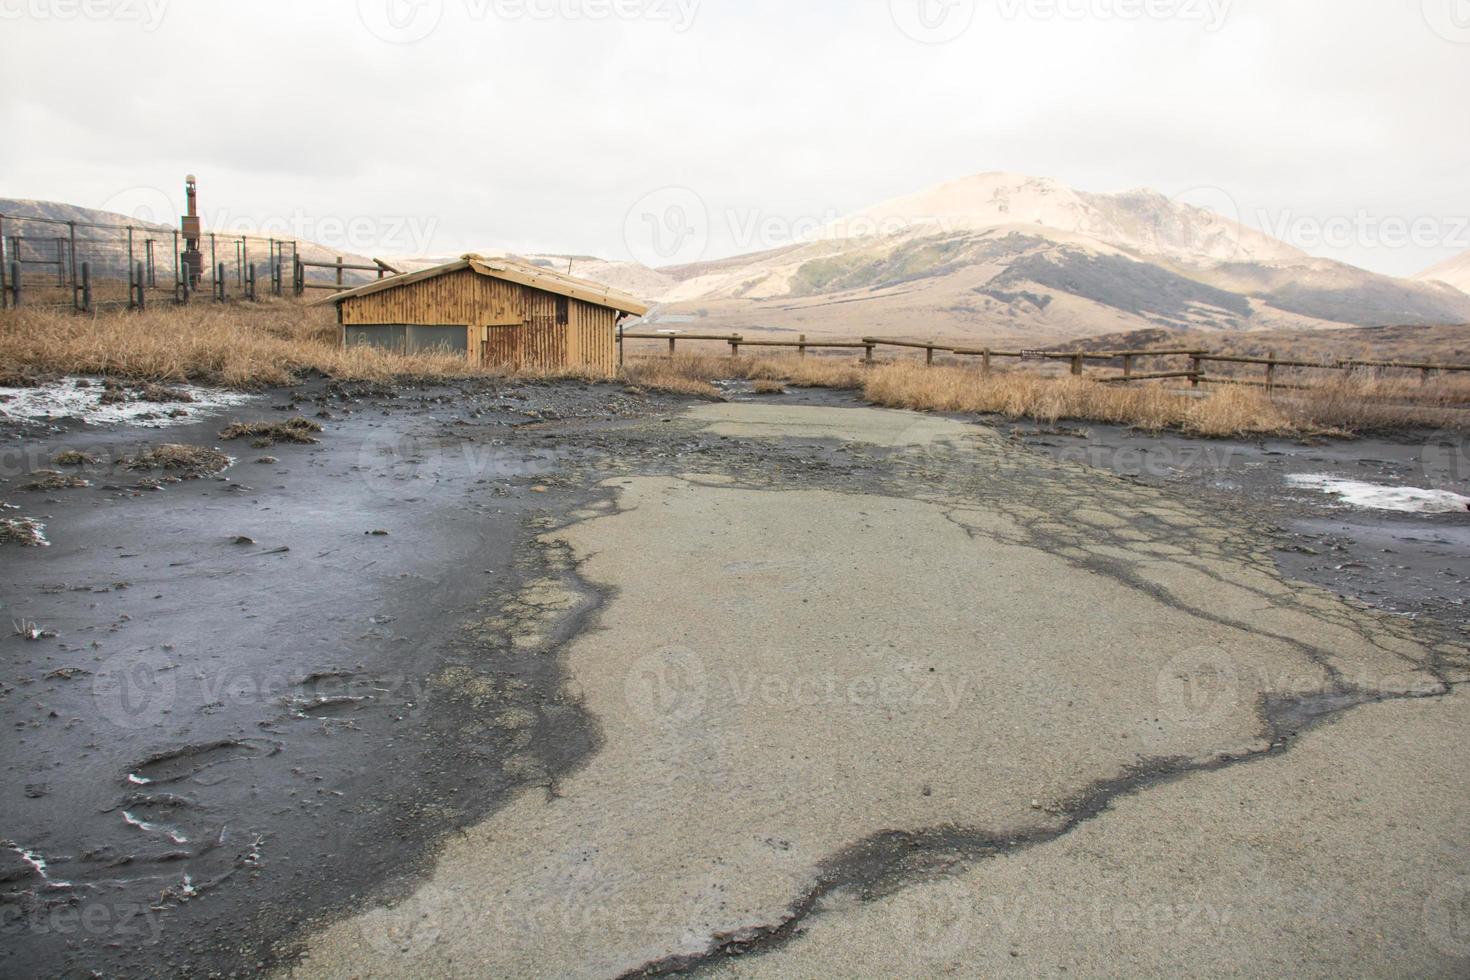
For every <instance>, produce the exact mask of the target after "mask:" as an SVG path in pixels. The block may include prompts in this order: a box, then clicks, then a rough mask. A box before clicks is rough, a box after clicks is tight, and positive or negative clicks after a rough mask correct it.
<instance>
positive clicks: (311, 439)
mask: <svg viewBox="0 0 1470 980" xmlns="http://www.w3.org/2000/svg"><path fill="white" fill-rule="evenodd" d="M320 431H322V427H321V425H320V424H319V423H316V422H313V421H312V420H311V419H304V418H301V417H300V416H297V417H296V418H294V419H287V420H286V421H284V422H237V423H236V424H234V425H232V426H229V427H228V428H226V429H225V430H224V431H223V432H221V433H220V434H219V437H220V438H221V439H223V440H225V441H226V442H231V441H233V440H235V439H249V440H250V445H251V446H252V447H254V448H256V449H269V448H270V447H271V446H274V445H275V444H276V443H278V442H291V443H296V444H298V445H304V446H310V445H314V444H315V443H317V442H318V441H319V440H318V439H317V438H316V437H315V436H314V435H313V433H316V432H320Z"/></svg>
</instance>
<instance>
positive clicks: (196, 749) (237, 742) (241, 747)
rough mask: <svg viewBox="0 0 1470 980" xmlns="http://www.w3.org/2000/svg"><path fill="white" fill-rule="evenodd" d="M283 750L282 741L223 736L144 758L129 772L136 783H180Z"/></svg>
mask: <svg viewBox="0 0 1470 980" xmlns="http://www.w3.org/2000/svg"><path fill="white" fill-rule="evenodd" d="M280 751H281V745H280V743H279V742H269V741H266V740H264V739H223V740H221V741H218V742H205V743H203V744H201V745H186V746H184V747H183V748H178V749H170V750H169V751H167V752H161V753H159V754H158V755H154V756H150V757H149V758H147V759H144V760H143V761H142V762H141V763H139V764H138V765H137V766H134V767H133V770H132V771H131V772H129V773H128V776H127V780H128V782H129V783H132V784H133V785H135V786H150V785H156V784H159V783H177V782H180V781H182V780H185V779H192V778H194V777H196V776H198V775H199V774H200V773H202V772H204V771H205V770H206V769H213V768H214V767H216V766H222V765H225V764H226V763H230V762H239V761H243V760H245V759H260V758H264V757H267V756H272V755H275V754H276V753H278V752H280Z"/></svg>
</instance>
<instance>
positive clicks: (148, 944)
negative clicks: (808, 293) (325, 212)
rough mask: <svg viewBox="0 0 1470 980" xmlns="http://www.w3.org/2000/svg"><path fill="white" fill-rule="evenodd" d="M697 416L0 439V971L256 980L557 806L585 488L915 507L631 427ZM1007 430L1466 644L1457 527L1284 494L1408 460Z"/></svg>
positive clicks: (1456, 518) (823, 400) (323, 413)
mask: <svg viewBox="0 0 1470 980" xmlns="http://www.w3.org/2000/svg"><path fill="white" fill-rule="evenodd" d="M728 394H729V395H730V396H731V397H736V398H743V397H749V395H748V393H747V392H745V391H744V390H743V389H741V388H740V386H738V385H737V386H734V387H732V388H731V389H730V390H729V392H728ZM775 397H777V398H780V399H783V400H786V401H795V402H805V403H813V404H839V405H840V404H858V402H857V400H856V399H855V398H854V397H853V396H852V395H849V394H846V393H834V392H827V391H800V390H793V392H792V393H791V394H789V395H785V396H775ZM686 404H688V400H687V399H676V398H672V397H667V396H658V395H648V394H644V393H637V392H630V391H628V390H625V389H623V388H621V387H617V386H592V387H588V386H583V385H575V384H549V385H507V386H503V387H502V386H496V385H492V384H488V383H487V384H479V385H465V386H458V387H454V388H426V389H411V390H398V391H394V390H389V389H383V388H378V387H375V386H370V385H348V386H343V385H335V384H327V383H323V382H316V383H313V384H310V385H306V386H303V387H301V388H300V389H297V390H295V391H272V392H267V393H264V394H263V395H262V396H261V397H260V398H258V399H257V400H256V401H255V403H254V404H252V405H249V406H245V407H242V408H241V409H239V410H234V411H230V412H228V413H222V414H219V415H216V416H214V417H213V418H211V419H209V420H207V421H205V422H200V423H193V424H190V425H188V426H183V427H177V428H169V429H164V430H153V431H150V430H140V429H117V430H109V431H97V430H91V429H84V428H80V427H77V426H71V425H62V426H55V427H53V426H38V427H33V428H31V429H29V430H26V431H19V430H17V431H10V432H3V433H0V465H3V472H0V477H3V478H4V482H3V483H0V500H4V501H8V502H9V503H10V504H12V505H16V506H18V507H19V508H20V509H19V510H14V511H7V512H6V513H7V514H9V515H24V516H27V517H34V518H37V519H39V520H41V521H43V522H44V523H45V524H46V525H47V535H48V537H49V538H50V540H51V542H52V545H51V547H49V548H45V549H21V548H18V547H14V546H7V547H5V548H3V549H0V601H3V608H0V615H8V616H10V617H11V618H12V619H14V620H15V621H16V623H17V626H18V629H17V631H16V633H17V635H13V636H5V637H3V638H0V723H3V724H4V725H5V726H6V727H7V728H8V729H10V731H11V733H12V735H11V737H10V738H8V739H7V740H6V741H5V743H4V744H3V745H0V767H3V771H4V773H5V776H6V779H5V783H4V786H3V787H0V938H3V942H0V949H3V951H0V974H4V975H78V976H80V975H86V974H90V973H92V972H93V971H97V972H99V973H101V974H104V975H121V976H154V975H165V974H169V975H172V974H178V973H188V974H193V975H214V974H219V975H227V974H231V973H239V974H248V973H253V972H257V971H258V970H261V969H265V968H268V967H269V966H271V965H272V964H273V963H276V962H279V959H280V957H282V956H289V955H290V953H291V950H292V945H291V942H292V939H293V938H294V937H296V936H298V935H300V934H301V933H302V931H303V930H305V929H306V928H308V927H309V926H310V925H311V924H313V923H316V922H320V921H323V920H326V919H330V918H332V917H334V916H336V915H340V914H342V913H343V912H345V911H347V910H349V909H352V908H354V907H356V906H358V905H359V904H360V903H362V902H363V901H365V900H367V899H368V898H369V897H370V896H371V897H373V898H375V899H377V900H381V898H382V897H383V894H384V891H383V890H384V889H388V890H389V894H390V895H391V893H392V891H393V890H394V889H398V888H406V887H407V886H408V884H409V882H410V880H411V876H412V875H413V873H415V871H416V870H417V869H419V868H420V867H421V866H422V864H423V862H424V861H425V860H426V859H427V857H428V856H429V855H430V850H431V848H432V845H433V844H434V842H435V841H436V840H437V839H439V838H440V837H441V836H442V835H443V834H444V833H446V832H449V831H451V830H452V829H454V828H456V827H459V826H464V825H467V824H470V823H473V822H475V821H477V820H479V819H481V818H482V817H483V816H484V815H485V814H486V813H488V812H489V811H491V810H492V809H493V808H494V807H496V806H497V805H498V804H499V803H500V802H501V801H503V800H505V799H506V798H507V797H508V795H509V794H510V793H512V792H514V791H516V790H518V789H521V788H524V787H526V786H541V787H544V788H545V791H546V792H548V793H555V792H556V784H557V779H558V777H559V775H561V774H562V773H565V772H566V771H568V770H569V769H571V768H573V767H575V766H576V765H577V764H579V762H580V760H582V759H584V758H585V757H586V756H587V755H588V753H590V752H591V751H593V750H595V747H596V744H597V733H596V730H595V722H594V721H592V720H589V719H588V718H586V717H585V716H584V715H583V714H582V713H581V712H580V711H579V709H578V707H577V705H575V704H569V703H565V702H564V701H562V700H561V697H562V695H561V694H560V687H559V684H558V677H557V661H556V658H555V657H554V656H549V655H548V650H547V649H528V648H524V647H522V646H521V645H518V644H516V643H514V642H512V640H513V634H515V633H516V630H515V627H514V623H515V616H516V613H515V611H514V608H513V607H514V597H515V596H516V594H517V593H518V592H519V591H520V589H521V587H522V586H523V585H524V584H525V583H527V582H530V581H534V580H544V579H546V578H548V577H551V578H560V579H561V580H562V581H563V583H564V585H565V586H566V587H567V588H569V589H572V590H574V591H577V592H578V593H579V594H580V595H581V596H582V598H581V602H580V604H579V605H578V606H577V607H576V608H575V609H574V610H572V612H571V613H570V614H568V615H567V616H565V617H564V622H563V623H562V624H561V626H560V627H559V634H558V636H556V637H553V638H551V639H550V640H548V643H553V644H554V643H555V642H559V641H560V640H564V639H565V638H566V637H568V636H571V635H574V634H575V632H576V631H577V630H579V629H581V628H582V627H583V625H584V624H585V623H586V622H587V619H588V617H590V616H592V615H594V614H595V611H596V609H597V607H598V605H599V603H600V602H601V599H602V597H601V596H599V595H597V594H595V593H592V592H590V591H589V590H587V589H586V588H585V586H583V585H582V584H581V583H580V582H579V581H578V580H577V579H576V577H575V575H574V574H571V573H570V572H569V570H568V568H567V567H566V563H565V561H564V560H560V559H559V557H558V556H556V555H553V554H546V553H545V552H544V551H543V549H542V548H541V547H540V546H539V545H538V544H537V538H538V536H539V535H540V534H541V533H542V532H543V531H544V530H546V529H548V528H551V527H555V526H557V525H559V524H562V523H564V522H566V521H567V520H569V519H572V518H571V515H572V514H573V513H574V512H576V511H579V510H582V509H583V508H586V507H588V506H590V505H595V504H597V503H599V502H601V501H604V500H606V499H608V493H607V491H605V490H602V489H599V488H598V484H599V483H600V481H601V480H603V479H606V478H609V477H612V476H616V475H626V474H629V473H634V472H667V473H679V472H690V471H695V472H698V471H709V472H714V471H718V472H729V473H734V474H737V475H739V476H741V477H742V478H743V479H746V480H749V481H753V482H760V481H770V480H779V481H781V482H782V483H783V484H793V483H795V484H800V483H803V482H810V483H811V484H813V485H832V484H833V483H841V484H843V485H851V486H857V487H865V488H877V489H879V490H881V489H882V488H883V487H885V486H893V487H898V486H900V485H901V484H905V481H912V480H913V479H915V478H918V479H923V473H922V471H919V472H917V473H906V474H904V475H903V476H902V478H901V479H900V478H898V477H896V476H895V474H893V473H892V472H891V469H892V467H891V466H890V465H889V463H888V459H887V454H885V453H884V451H882V450H881V449H878V448H875V447H854V446H850V445H842V444H838V443H835V442H832V443H826V442H823V441H821V440H806V441H802V442H800V443H791V444H786V443H753V442H751V443H746V442H741V441H739V440H732V439H728V438H721V437H715V436H709V435H704V434H696V433H691V431H690V430H688V429H680V428H678V427H670V428H660V427H658V426H642V427H639V426H632V427H630V426H629V425H628V424H627V423H629V422H630V421H634V422H636V421H638V420H646V419H655V420H657V419H660V418H662V417H672V416H673V415H674V414H676V413H677V412H679V411H680V410H681V409H682V407H683V406H684V405H686ZM298 415H300V416H304V417H307V418H311V419H314V420H316V421H318V422H320V423H321V424H322V426H323V429H324V431H323V432H322V433H320V436H319V438H320V439H321V442H320V443H319V444H316V445H293V444H281V445H276V446H272V447H270V448H268V449H264V448H262V449H257V448H254V447H251V446H250V445H248V443H247V442H228V443H226V442H221V441H220V440H219V438H218V433H219V431H220V430H221V429H223V428H224V427H225V426H226V425H228V424H231V423H234V422H255V421H276V422H279V421H284V420H285V419H288V418H291V417H294V416H298ZM982 421H990V422H991V423H992V424H999V423H995V422H994V420H982ZM1000 427H1001V428H1002V431H1003V432H1005V433H1006V434H1007V435H1008V436H1009V437H1011V438H1014V439H1016V440H1018V441H1019V442H1020V443H1022V444H1024V445H1026V446H1029V447H1032V448H1034V449H1037V450H1040V451H1041V452H1043V453H1045V454H1047V455H1051V456H1054V457H1062V458H1069V459H1074V460H1076V461H1078V462H1083V463H1086V464H1088V465H1093V466H1098V467H1100V468H1104V469H1109V470H1112V471H1114V472H1117V473H1119V474H1121V475H1124V476H1127V477H1130V478H1135V479H1138V480H1141V481H1143V482H1147V483H1152V484H1159V485H1164V486H1170V487H1174V488H1176V489H1179V490H1182V491H1184V492H1185V493H1188V494H1190V495H1191V496H1196V497H1202V498H1204V499H1207V500H1212V501H1218V503H1219V506H1221V507H1226V508H1229V509H1230V510H1231V511H1232V512H1237V513H1239V514H1240V515H1241V516H1242V519H1243V520H1244V521H1247V522H1249V523H1251V524H1252V525H1253V526H1257V527H1259V526H1265V527H1267V528H1275V531H1273V532H1271V533H1272V540H1275V541H1278V542H1279V544H1280V547H1281V554H1280V562H1281V565H1282V567H1283V568H1284V569H1285V570H1286V572H1287V573H1288V574H1289V575H1291V576H1293V577H1296V578H1303V579H1307V580H1310V581H1314V582H1319V583H1321V584H1323V585H1326V586H1329V587H1331V588H1335V589H1337V590H1338V591H1340V592H1343V593H1345V594H1348V595H1352V596H1356V597H1358V598H1362V599H1365V600H1367V601H1373V602H1377V603H1379V604H1380V605H1383V606H1386V607H1388V608H1392V609H1396V610H1399V611H1402V612H1406V613H1411V614H1416V615H1424V616H1426V617H1431V618H1434V619H1436V620H1438V621H1440V622H1448V623H1461V622H1463V607H1462V603H1463V597H1462V596H1461V594H1460V590H1461V589H1462V588H1463V584H1462V583H1463V580H1464V577H1465V575H1467V574H1470V559H1467V555H1470V549H1467V548H1466V547H1465V546H1466V544H1470V537H1467V536H1470V515H1466V516H1465V517H1462V516H1460V515H1441V516H1435V517H1427V516H1423V515H1378V514H1364V513H1362V512H1347V511H1344V510H1343V509H1341V508H1337V507H1334V506H1333V505H1332V504H1331V502H1330V501H1329V500H1327V499H1325V498H1321V497H1318V496H1315V495H1314V494H1313V493H1312V492H1309V491H1295V492H1293V493H1290V494H1288V493H1286V492H1284V490H1283V476H1284V474H1286V473H1291V472H1313V473H1337V474H1339V475H1346V476H1352V477H1353V478H1355V479H1365V480H1370V481H1371V482H1382V483H1392V482H1395V480H1397V481H1400V482H1401V483H1402V484H1406V485H1418V484H1416V483H1415V481H1414V473H1415V470H1414V466H1413V461H1414V459H1415V458H1416V452H1417V450H1416V444H1415V443H1414V442H1413V441H1412V440H1410V439H1381V440H1371V441H1360V442H1354V443H1334V444H1326V445H1316V446H1299V445H1295V444H1290V443H1271V442H1266V443H1227V442H1199V441H1194V440H1186V439H1181V438H1178V437H1172V436H1164V437H1153V436H1147V435H1141V434H1136V433H1131V432H1128V431H1126V430H1122V429H1117V428H1114V427H1106V426H1087V427H1085V429H1084V428H1082V427H1060V428H1048V429H1042V428H1041V427H1037V426H1029V425H1001V426H1000ZM161 442H178V443H193V444H198V445H204V446H219V447H220V448H222V449H223V450H224V451H226V452H228V453H229V454H230V455H231V456H234V457H237V462H236V463H235V465H233V466H232V467H231V468H230V469H228V470H226V471H225V472H224V473H222V474H220V475H218V476H217V477H212V478H209V477H207V478H204V479H195V480H184V481H179V482H165V483H163V484H162V485H161V487H160V488H156V489H155V488H153V487H154V485H153V484H151V483H147V482H144V481H141V480H140V475H139V474H137V473H134V472H130V471H127V470H126V469H125V468H123V467H122V466H121V465H119V464H118V463H117V462H116V461H117V460H120V459H121V458H122V457H124V456H127V455H129V454H131V453H134V452H136V451H137V449H138V448H139V447H140V445H147V444H157V443H161ZM1421 445H1422V442H1421ZM63 450H77V451H81V452H85V453H89V454H90V455H92V456H95V457H98V459H99V460H100V462H99V463H98V464H96V465H94V466H86V467H81V468H78V469H77V470H76V472H77V473H78V474H79V475H81V476H83V477H85V478H86V479H88V480H89V481H90V483H91V486H90V487H88V488H78V489H64V490H55V491H44V490H42V491H24V490H21V489H19V488H20V487H21V486H22V485H23V484H25V483H27V482H31V481H30V479H29V477H30V474H32V473H34V472H35V471H36V470H40V469H46V468H48V467H50V466H51V465H52V464H51V462H50V460H51V458H52V456H53V455H54V454H56V453H58V452H61V451H63ZM69 471H70V470H69ZM970 476H971V477H972V478H973V479H977V480H987V479H989V478H990V477H989V475H988V474H983V473H981V474H971V475H970ZM1005 479H1006V481H1007V486H1012V485H1014V486H1023V485H1024V483H1025V476H1024V474H1016V473H1011V474H1008V475H1007V476H1006V477H1005ZM895 492H897V490H895ZM506 624H510V625H509V626H507V625H506ZM22 626H25V627H34V629H29V630H28V632H29V633H30V634H32V635H37V636H38V638H36V639H29V638H27V637H26V636H23V635H20V634H21V633H22V632H27V631H26V630H21V629H19V627H22ZM52 633H54V635H47V634H52ZM507 718H509V719H511V721H508V722H507V721H505V720H504V719H507Z"/></svg>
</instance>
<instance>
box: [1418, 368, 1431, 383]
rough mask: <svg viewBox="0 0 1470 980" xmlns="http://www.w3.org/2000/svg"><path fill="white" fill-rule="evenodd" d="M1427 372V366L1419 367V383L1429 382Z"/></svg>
mask: <svg viewBox="0 0 1470 980" xmlns="http://www.w3.org/2000/svg"><path fill="white" fill-rule="evenodd" d="M1429 373H1430V372H1429V368H1421V369H1420V370H1419V383H1420V384H1421V385H1427V384H1429Z"/></svg>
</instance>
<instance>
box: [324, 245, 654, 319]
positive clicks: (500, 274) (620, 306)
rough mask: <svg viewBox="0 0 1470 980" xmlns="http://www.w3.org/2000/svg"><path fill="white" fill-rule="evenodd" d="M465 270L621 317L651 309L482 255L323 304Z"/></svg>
mask: <svg viewBox="0 0 1470 980" xmlns="http://www.w3.org/2000/svg"><path fill="white" fill-rule="evenodd" d="M461 269H473V270H474V271H475V272H477V273H479V274H480V275H482V276H490V277H491V278H494V279H503V280H505V281H507V282H514V283H518V284H519V285H522V286H529V287H530V288H532V289H540V290H543V291H544V292H548V293H555V294H556V295H558V296H569V297H571V298H572V299H579V300H581V301H582V302H584V303H592V304H594V305H596V306H605V307H608V308H610V309H614V310H617V311H618V312H619V313H631V314H633V315H634V316H642V315H643V314H645V313H647V312H648V309H649V307H648V305H647V304H645V303H643V302H641V301H640V300H637V299H634V298H633V297H632V296H629V295H628V294H627V293H621V292H618V291H617V290H616V289H613V288H612V287H610V286H604V285H602V284H601V283H597V282H591V281H590V280H587V279H578V278H576V277H574V276H568V275H564V274H563V273H560V272H554V271H552V270H551V269H543V268H541V267H540V266H535V265H528V264H526V263H524V262H516V261H514V260H512V259H487V258H485V257H484V256H482V255H475V254H474V253H471V254H469V255H466V256H464V257H463V258H461V259H459V260H458V261H455V262H448V263H445V264H444V265H437V266H434V267H433V268H432V269H422V270H420V271H418V272H410V273H408V274H407V275H402V276H390V277H389V278H387V279H379V280H378V281H377V282H370V283H368V284H366V285H364V286H358V287H357V288H355V289H348V290H345V291H344V292H340V293H334V294H332V295H331V296H328V297H327V298H326V299H324V300H321V301H320V302H322V303H332V304H338V303H341V302H342V301H343V300H347V299H351V298H353V297H354V296H368V295H371V294H372V293H377V292H382V291H383V290H385V289H394V288H397V287H398V286H406V285H408V284H409V283H414V282H421V281H423V280H425V279H433V278H436V277H438V276H442V275H445V274H447V273H450V272H458V271H459V270H461Z"/></svg>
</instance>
